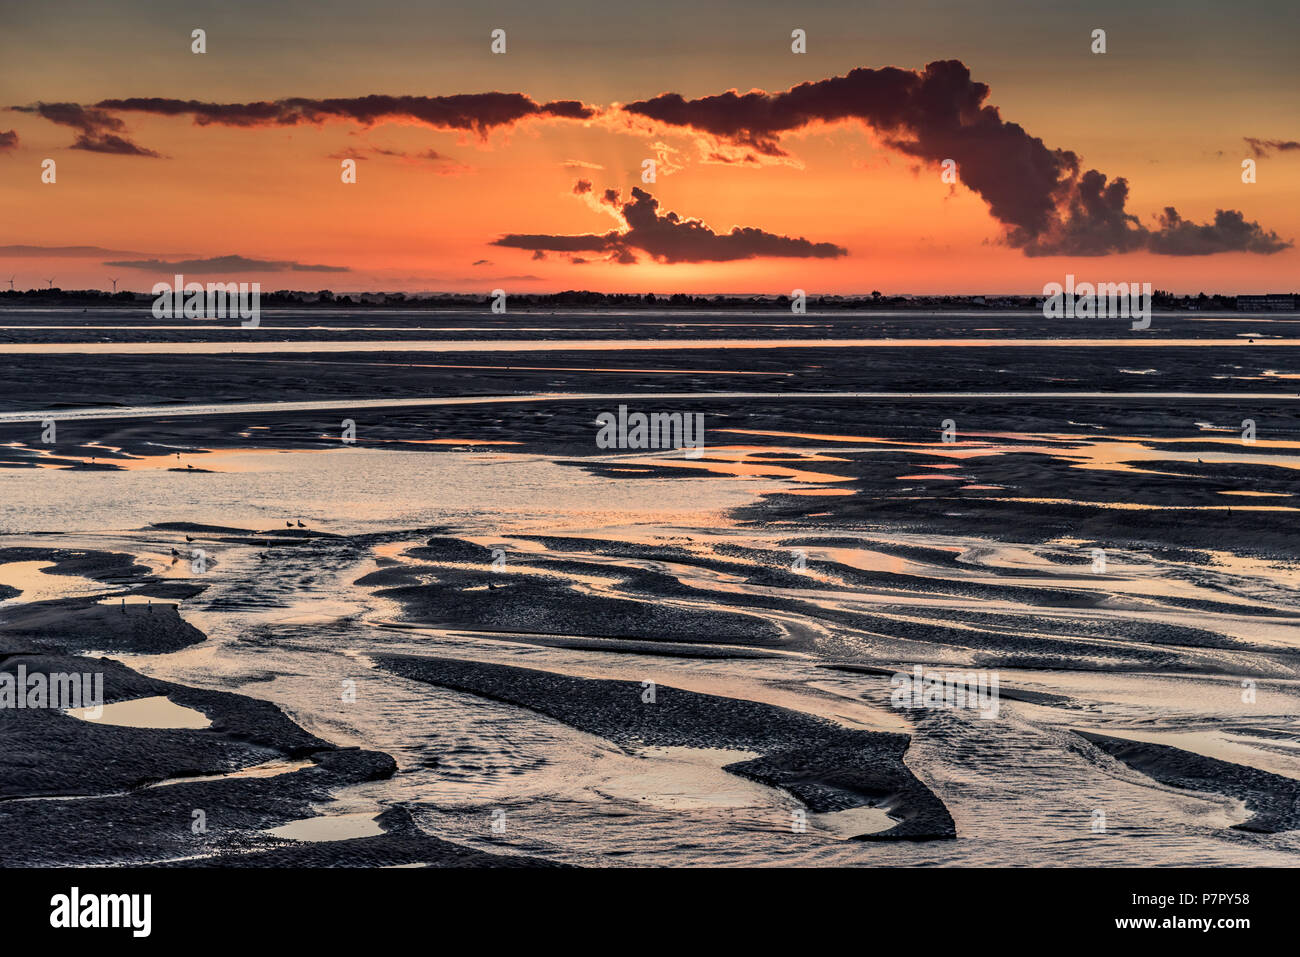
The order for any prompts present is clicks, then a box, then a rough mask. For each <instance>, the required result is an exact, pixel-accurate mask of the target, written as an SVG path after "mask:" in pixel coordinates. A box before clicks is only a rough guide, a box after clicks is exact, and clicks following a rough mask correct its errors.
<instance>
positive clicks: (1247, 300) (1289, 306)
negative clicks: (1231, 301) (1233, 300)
mask: <svg viewBox="0 0 1300 957" xmlns="http://www.w3.org/2000/svg"><path fill="white" fill-rule="evenodd" d="M1294 309H1295V296H1286V295H1268V296H1238V297H1237V311H1238V312H1290V311H1292V310H1294Z"/></svg>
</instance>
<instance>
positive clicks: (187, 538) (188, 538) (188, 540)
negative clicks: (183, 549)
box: [185, 535, 194, 542]
mask: <svg viewBox="0 0 1300 957" xmlns="http://www.w3.org/2000/svg"><path fill="white" fill-rule="evenodd" d="M185 541H187V542H192V541H194V539H192V538H190V537H189V536H188V535H186V536H185Z"/></svg>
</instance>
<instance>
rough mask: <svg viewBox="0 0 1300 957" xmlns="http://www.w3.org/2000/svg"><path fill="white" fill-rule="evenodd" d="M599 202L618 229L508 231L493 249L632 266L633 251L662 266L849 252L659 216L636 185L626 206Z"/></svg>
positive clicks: (585, 186)
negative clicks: (591, 256) (589, 256)
mask: <svg viewBox="0 0 1300 957" xmlns="http://www.w3.org/2000/svg"><path fill="white" fill-rule="evenodd" d="M574 192H575V193H577V194H579V195H583V196H587V195H590V194H591V193H592V185H591V183H590V182H588V181H586V180H579V182H578V184H577V185H576V186H575V187H574ZM600 202H602V203H604V204H605V205H606V206H608V207H609V209H610V211H611V212H613V213H614V215H615V216H616V218H617V219H618V220H619V221H620V223H621V228H619V229H614V230H611V231H609V232H607V233H604V234H595V233H586V234H580V235H576V236H557V235H547V234H521V233H511V234H508V235H506V236H502V237H501V238H500V239H498V240H496V242H495V244H494V245H497V246H508V247H511V248H514V249H528V250H532V252H533V258H534V259H540V258H543V257H544V256H545V254H546V253H547V252H558V253H567V254H570V258H571V261H574V262H578V261H580V257H577V256H574V255H573V254H576V253H585V252H590V253H603V254H604V255H605V258H606V259H607V260H609V261H611V262H616V263H634V262H636V261H637V259H636V251H640V252H643V253H646V254H648V255H649V256H650V257H651V258H652V259H655V260H657V261H659V262H664V263H686V262H691V263H698V262H731V261H734V260H738V259H756V258H760V257H782V258H795V259H833V258H836V257H838V256H844V255H847V253H848V250H846V249H844V248H842V247H840V246H836V245H835V244H833V243H814V242H810V241H809V240H807V239H803V238H792V237H790V236H778V235H776V234H774V233H769V232H765V231H764V230H762V229H756V228H753V227H749V226H733V227H732V229H731V231H730V232H729V233H717V232H714V231H713V230H712V229H711V228H710V227H708V226H706V225H705V224H704V223H702V222H701V221H700V220H698V219H686V218H684V217H682V216H679V215H678V214H677V213H674V212H660V210H659V201H658V200H657V199H655V198H654V196H652V195H651V194H650V193H648V192H646V191H645V190H643V189H640V188H639V187H633V188H632V198H631V199H630V200H628V201H627V202H621V201H620V198H619V194H618V192H617V191H616V190H612V189H611V190H606V191H605V193H604V195H603V197H602V198H601V200H600ZM584 261H585V260H584Z"/></svg>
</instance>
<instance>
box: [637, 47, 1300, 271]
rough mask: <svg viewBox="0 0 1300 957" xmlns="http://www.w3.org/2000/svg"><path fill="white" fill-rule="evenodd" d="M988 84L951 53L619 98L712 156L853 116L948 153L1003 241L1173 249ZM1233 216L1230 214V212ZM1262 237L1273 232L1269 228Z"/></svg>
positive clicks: (895, 141)
mask: <svg viewBox="0 0 1300 957" xmlns="http://www.w3.org/2000/svg"><path fill="white" fill-rule="evenodd" d="M988 96H989V87H988V85H987V84H984V83H979V82H976V81H974V80H972V79H971V76H970V70H969V69H968V68H967V67H966V65H965V64H964V63H962V62H961V61H960V60H939V61H935V62H933V63H930V64H928V65H927V66H926V67H925V69H923V70H920V71H913V70H903V69H899V68H897V67H884V68H882V69H869V68H859V69H856V70H851V71H850V72H849V73H848V74H847V75H845V76H836V77H830V78H828V79H825V80H816V81H812V82H808V83H802V84H800V85H798V86H795V87H792V88H790V89H789V90H786V91H784V92H777V93H768V92H764V91H762V90H752V91H750V92H749V93H744V94H741V93H739V92H737V91H736V90H730V91H728V92H726V93H722V94H718V95H716V96H706V97H702V98H700V99H693V100H688V99H686V98H684V97H683V96H681V95H680V94H678V93H664V94H661V95H660V96H656V97H654V98H652V99H649V100H642V101H638V102H635V103H629V104H627V105H626V106H624V107H623V109H624V111H625V112H626V113H627V114H629V115H630V116H632V117H636V118H641V119H646V120H650V121H653V122H656V123H659V124H662V125H665V126H670V127H682V128H686V129H690V130H693V131H695V132H697V133H699V134H701V136H702V137H704V138H705V140H706V142H705V143H704V144H703V146H704V149H705V152H706V155H709V156H710V158H711V159H712V160H713V161H714V162H749V163H753V162H760V161H762V160H764V159H766V160H769V161H771V160H782V159H785V158H787V157H788V156H789V154H788V153H787V152H786V150H785V148H784V147H783V145H782V142H781V137H782V135H783V134H785V133H791V132H795V131H798V130H801V129H804V128H806V127H808V126H810V125H812V124H814V123H839V122H849V121H855V122H860V123H862V124H864V125H866V126H868V127H870V128H871V129H872V130H874V131H875V132H876V133H877V134H878V135H879V136H880V138H881V140H882V141H883V142H884V144H885V145H886V146H888V147H889V148H891V149H894V150H897V151H899V152H901V153H903V154H905V155H907V156H910V157H914V158H916V159H919V160H922V161H924V162H927V163H930V164H934V165H938V164H941V163H942V162H943V161H944V160H945V159H952V160H954V161H955V162H956V164H957V168H958V173H959V176H960V178H961V181H962V182H963V183H964V184H965V185H966V186H968V187H969V188H970V189H971V190H973V191H974V192H975V193H976V194H978V195H979V196H980V197H981V198H982V199H983V200H984V201H985V202H986V203H988V206H989V210H990V212H991V213H992V215H993V217H994V218H995V219H997V220H998V221H999V222H1000V223H1002V224H1003V225H1004V226H1005V227H1006V241H1007V242H1008V243H1009V244H1010V245H1011V246H1013V247H1016V248H1019V249H1022V250H1023V251H1024V252H1025V253H1026V254H1028V255H1038V256H1044V255H1075V256H1100V255H1106V254H1108V253H1118V252H1127V251H1131V250H1135V249H1142V248H1149V249H1151V250H1152V251H1154V252H1162V253H1166V254H1169V255H1190V253H1182V252H1179V253H1174V252H1171V250H1172V249H1174V248H1179V249H1181V248H1183V246H1184V242H1183V240H1184V239H1185V237H1186V235H1187V233H1186V227H1187V226H1194V225H1195V224H1185V223H1184V222H1183V221H1182V220H1178V221H1177V223H1178V225H1177V227H1176V228H1177V229H1178V235H1177V236H1172V235H1171V236H1166V235H1164V230H1165V229H1167V228H1169V227H1167V226H1165V225H1162V227H1161V230H1159V231H1155V232H1153V231H1151V230H1148V229H1147V228H1146V227H1144V226H1143V225H1142V224H1141V223H1140V222H1139V221H1138V218H1137V217H1136V216H1134V215H1133V214H1131V213H1129V212H1128V211H1127V209H1126V202H1127V199H1128V183H1127V181H1126V180H1124V179H1123V178H1115V179H1113V180H1111V179H1108V177H1107V176H1106V175H1105V174H1103V173H1101V172H1098V171H1097V170H1086V171H1085V170H1084V169H1083V168H1082V166H1081V163H1080V159H1079V157H1078V155H1076V154H1075V153H1073V152H1071V151H1069V150H1062V149H1051V148H1049V147H1048V146H1046V145H1045V144H1044V143H1043V141H1042V140H1041V139H1039V138H1038V137H1036V136H1031V135H1030V134H1029V133H1028V132H1027V131H1026V130H1025V129H1024V128H1023V127H1021V126H1020V125H1019V124H1016V123H1011V122H1008V121H1006V120H1004V119H1003V118H1002V116H1001V113H1000V112H999V111H998V108H997V107H995V106H992V105H990V104H989V103H988V102H987V100H988ZM1236 215H1238V216H1240V214H1236ZM1244 225H1245V226H1246V227H1247V228H1246V229H1245V230H1244V231H1243V230H1233V229H1231V228H1230V227H1229V228H1228V229H1223V228H1220V227H1219V226H1218V225H1217V221H1216V224H1215V225H1209V226H1204V227H1199V228H1202V229H1209V230H1213V231H1214V232H1215V234H1216V235H1217V236H1220V237H1221V238H1223V239H1224V240H1225V241H1228V239H1229V237H1232V238H1235V239H1236V240H1237V241H1239V242H1245V245H1242V246H1237V247H1231V248H1214V249H1213V250H1211V248H1210V247H1211V246H1213V245H1214V244H1212V243H1199V244H1196V245H1198V246H1199V248H1203V249H1204V250H1205V251H1206V252H1209V251H1217V252H1226V251H1231V250H1232V248H1235V249H1238V250H1241V251H1247V252H1259V253H1268V252H1276V251H1277V250H1278V249H1281V248H1285V247H1286V246H1288V245H1290V244H1289V243H1285V242H1283V241H1281V240H1280V239H1277V238H1276V236H1275V234H1271V233H1264V231H1263V229H1262V227H1260V226H1258V224H1255V223H1245V224H1244ZM1269 237H1272V239H1270V238H1269Z"/></svg>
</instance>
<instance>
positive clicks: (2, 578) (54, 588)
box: [0, 561, 112, 602]
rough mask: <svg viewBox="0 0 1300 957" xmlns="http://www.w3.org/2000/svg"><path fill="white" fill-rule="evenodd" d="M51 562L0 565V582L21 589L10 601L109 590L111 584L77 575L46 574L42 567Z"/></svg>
mask: <svg viewBox="0 0 1300 957" xmlns="http://www.w3.org/2000/svg"><path fill="white" fill-rule="evenodd" d="M54 566H55V563H54V562H46V561H34V562H6V563H4V564H3V565H0V585H9V586H10V587H12V588H17V589H18V590H19V591H21V592H22V594H21V595H15V596H14V597H13V598H11V599H9V601H13V602H32V601H53V600H54V599H56V598H82V597H85V596H86V595H95V594H98V593H99V592H104V591H109V590H110V589H111V587H112V586H111V585H105V584H104V583H103V582H97V581H92V580H91V579H89V578H82V577H81V576H80V575H47V574H45V569H47V568H53V567H54Z"/></svg>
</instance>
